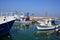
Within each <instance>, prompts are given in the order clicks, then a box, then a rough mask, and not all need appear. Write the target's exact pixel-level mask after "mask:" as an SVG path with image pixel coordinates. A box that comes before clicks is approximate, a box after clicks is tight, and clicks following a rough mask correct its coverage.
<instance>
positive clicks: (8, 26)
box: [0, 20, 15, 36]
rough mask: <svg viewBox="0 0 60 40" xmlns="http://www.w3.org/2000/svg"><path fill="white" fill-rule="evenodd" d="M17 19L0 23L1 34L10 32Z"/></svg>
mask: <svg viewBox="0 0 60 40" xmlns="http://www.w3.org/2000/svg"><path fill="white" fill-rule="evenodd" d="M14 21H15V20H12V21H9V22H6V23H3V24H0V36H4V35H6V34H8V33H9V32H10V29H11V27H12V25H13V23H14Z"/></svg>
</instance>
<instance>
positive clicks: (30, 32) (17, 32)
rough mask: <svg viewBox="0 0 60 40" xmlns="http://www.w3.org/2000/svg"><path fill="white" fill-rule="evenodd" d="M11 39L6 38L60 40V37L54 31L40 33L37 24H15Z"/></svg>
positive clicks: (13, 39) (17, 39) (11, 31)
mask: <svg viewBox="0 0 60 40" xmlns="http://www.w3.org/2000/svg"><path fill="white" fill-rule="evenodd" d="M10 35H11V37H10V39H9V38H8V37H7V38H6V37H4V39H5V40H59V39H60V36H59V35H57V34H56V33H55V32H54V30H50V31H38V30H37V29H36V25H35V24H30V25H25V24H20V23H14V25H13V27H12V29H11V30H10Z"/></svg>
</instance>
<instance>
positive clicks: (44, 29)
mask: <svg viewBox="0 0 60 40" xmlns="http://www.w3.org/2000/svg"><path fill="white" fill-rule="evenodd" d="M37 29H38V30H41V31H47V30H56V29H58V26H52V27H47V28H45V27H44V28H43V27H40V26H37Z"/></svg>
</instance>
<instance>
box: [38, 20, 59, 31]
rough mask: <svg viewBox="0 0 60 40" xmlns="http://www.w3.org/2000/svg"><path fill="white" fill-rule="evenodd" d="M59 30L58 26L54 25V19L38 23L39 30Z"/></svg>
mask: <svg viewBox="0 0 60 40" xmlns="http://www.w3.org/2000/svg"><path fill="white" fill-rule="evenodd" d="M53 22H54V21H53ZM57 28H58V25H54V23H52V19H42V20H40V21H37V29H38V30H53V29H57Z"/></svg>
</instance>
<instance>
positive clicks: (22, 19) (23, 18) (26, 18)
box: [20, 13, 32, 25]
mask: <svg viewBox="0 0 60 40" xmlns="http://www.w3.org/2000/svg"><path fill="white" fill-rule="evenodd" d="M20 23H21V24H26V25H27V24H31V23H32V21H31V20H29V13H27V15H20Z"/></svg>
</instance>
